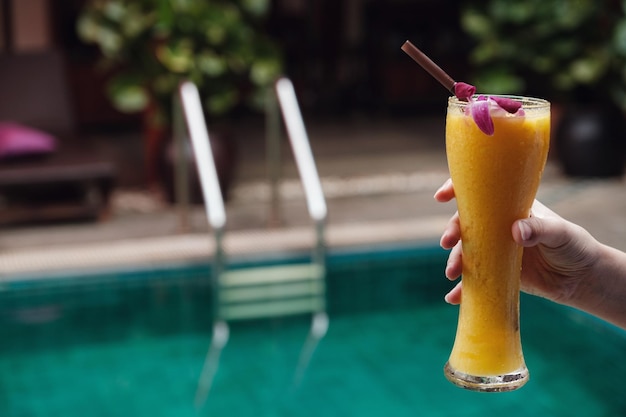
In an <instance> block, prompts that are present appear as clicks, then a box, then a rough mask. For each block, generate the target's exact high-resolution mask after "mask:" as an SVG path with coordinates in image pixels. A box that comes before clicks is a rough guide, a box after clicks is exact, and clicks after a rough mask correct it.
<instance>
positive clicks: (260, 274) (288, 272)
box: [218, 263, 325, 288]
mask: <svg viewBox="0 0 626 417" xmlns="http://www.w3.org/2000/svg"><path fill="white" fill-rule="evenodd" d="M324 273H325V271H324V267H323V266H321V265H317V264H311V263H307V264H295V265H275V266H264V267H255V268H242V269H234V270H230V271H224V272H222V274H220V276H219V278H218V281H219V286H220V287H222V288H226V287H236V286H249V285H264V284H272V283H281V282H289V281H303V280H307V279H318V280H322V278H323V277H324Z"/></svg>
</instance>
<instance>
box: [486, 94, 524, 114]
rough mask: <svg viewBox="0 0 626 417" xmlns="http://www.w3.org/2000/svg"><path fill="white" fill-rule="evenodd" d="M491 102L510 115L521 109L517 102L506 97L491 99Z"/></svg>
mask: <svg viewBox="0 0 626 417" xmlns="http://www.w3.org/2000/svg"><path fill="white" fill-rule="evenodd" d="M491 99H492V100H493V101H495V102H496V103H497V104H498V106H500V107H502V108H503V109H504V110H506V111H507V112H509V113H511V114H515V113H517V111H518V110H519V109H520V108H521V107H522V103H521V102H520V101H517V100H513V99H510V98H506V97H491Z"/></svg>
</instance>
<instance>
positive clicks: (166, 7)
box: [77, 0, 282, 116]
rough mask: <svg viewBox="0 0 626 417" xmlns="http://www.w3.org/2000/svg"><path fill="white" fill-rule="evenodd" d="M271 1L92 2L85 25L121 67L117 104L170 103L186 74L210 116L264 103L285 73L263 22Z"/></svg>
mask: <svg viewBox="0 0 626 417" xmlns="http://www.w3.org/2000/svg"><path fill="white" fill-rule="evenodd" d="M268 8H269V0H91V1H89V2H88V3H87V5H86V6H85V8H84V10H83V12H82V14H81V16H80V17H79V20H78V23H77V30H78V34H79V36H80V38H81V39H82V40H83V41H84V42H86V43H93V44H96V45H97V46H98V47H99V49H100V50H101V52H102V55H103V61H104V64H105V65H107V66H109V67H111V66H114V67H116V68H120V70H119V71H116V75H115V76H114V77H113V78H112V80H111V82H110V84H109V86H108V95H109V97H110V99H111V101H112V103H113V104H114V106H115V107H116V108H117V109H119V110H121V111H124V112H136V111H141V110H143V109H145V108H146V107H147V106H148V105H149V104H150V102H151V101H152V100H156V102H157V103H158V104H160V105H161V107H162V108H164V109H167V108H169V106H170V104H171V99H172V96H173V94H174V93H175V91H176V88H177V87H178V85H179V83H180V82H181V81H182V80H191V81H193V82H194V83H196V84H197V85H198V88H199V90H200V93H201V95H202V97H203V100H204V101H205V103H204V105H205V109H206V111H207V112H208V113H209V114H210V115H214V116H222V115H225V114H227V113H228V112H229V111H231V110H232V109H233V108H234V107H235V106H237V105H240V104H241V103H246V104H248V105H250V106H252V107H258V106H259V103H260V102H261V100H260V99H259V97H261V96H262V94H263V91H264V88H265V87H266V86H267V85H268V84H269V83H271V82H272V81H273V80H274V78H275V77H276V76H277V75H278V74H279V73H280V72H281V69H282V60H281V56H280V52H279V50H278V48H277V46H276V45H275V44H274V43H273V42H272V40H271V39H270V38H269V37H268V36H266V35H265V33H264V32H263V30H262V27H261V24H262V20H263V17H264V16H265V15H266V14H267V11H268Z"/></svg>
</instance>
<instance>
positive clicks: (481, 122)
mask: <svg viewBox="0 0 626 417" xmlns="http://www.w3.org/2000/svg"><path fill="white" fill-rule="evenodd" d="M469 107H470V114H471V115H472V119H474V123H476V126H478V128H479V129H480V130H481V131H482V132H483V133H484V134H485V135H488V136H491V135H493V132H494V126H493V120H491V115H490V114H489V101H487V100H481V101H475V102H473V103H472V104H470V106H469Z"/></svg>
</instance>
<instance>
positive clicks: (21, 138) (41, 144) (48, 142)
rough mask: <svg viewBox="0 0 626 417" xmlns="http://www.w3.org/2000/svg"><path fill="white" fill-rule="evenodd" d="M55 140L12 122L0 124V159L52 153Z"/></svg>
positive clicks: (43, 133) (44, 133)
mask: <svg viewBox="0 0 626 417" xmlns="http://www.w3.org/2000/svg"><path fill="white" fill-rule="evenodd" d="M55 148H56V139H55V138H54V136H52V135H50V134H48V133H46V132H42V131H41V130H37V129H33V128H30V127H26V126H22V125H19V124H17V123H12V122H0V159H7V158H13V157H21V156H31V155H44V154H49V153H52V152H54V150H55Z"/></svg>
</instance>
